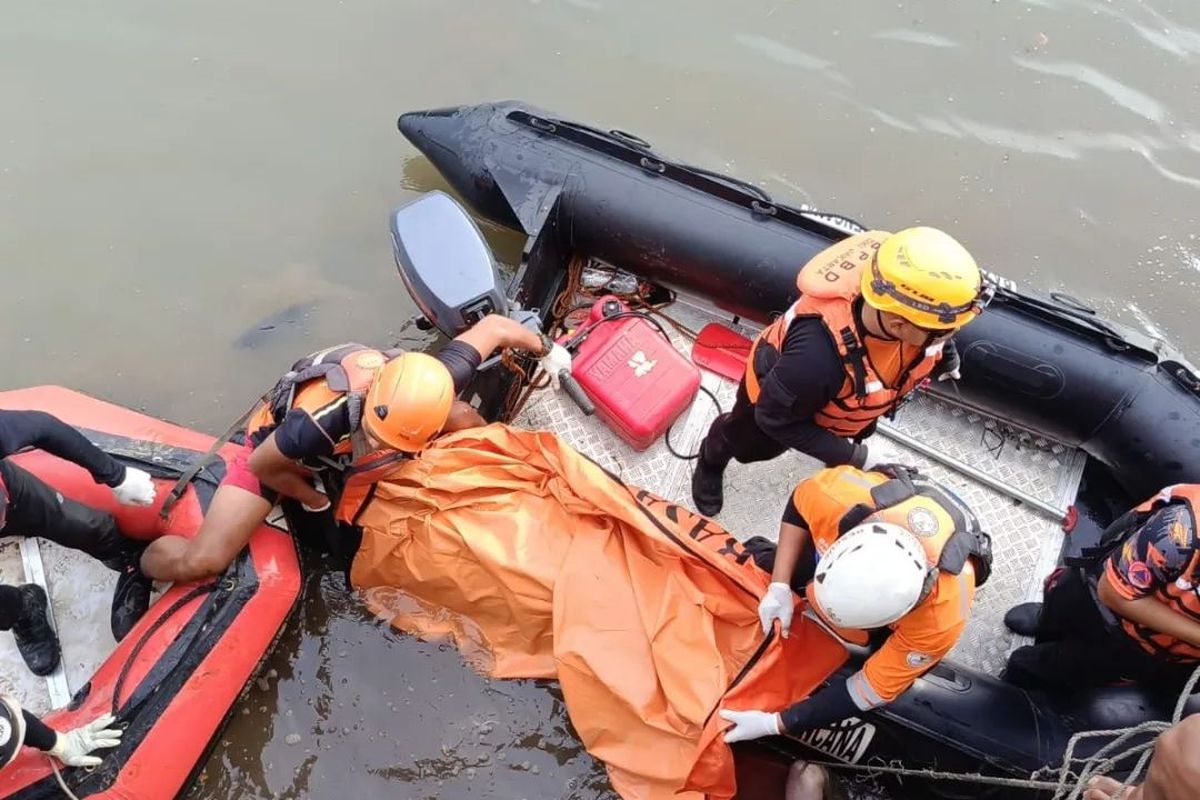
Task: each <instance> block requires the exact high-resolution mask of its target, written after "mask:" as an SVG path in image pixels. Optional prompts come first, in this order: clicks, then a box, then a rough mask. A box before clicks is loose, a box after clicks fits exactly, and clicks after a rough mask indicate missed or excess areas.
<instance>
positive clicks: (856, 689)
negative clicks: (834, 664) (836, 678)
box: [846, 669, 886, 711]
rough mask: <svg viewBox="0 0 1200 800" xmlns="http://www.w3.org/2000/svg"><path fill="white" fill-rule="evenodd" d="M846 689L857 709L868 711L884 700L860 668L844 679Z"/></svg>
mask: <svg viewBox="0 0 1200 800" xmlns="http://www.w3.org/2000/svg"><path fill="white" fill-rule="evenodd" d="M846 690H847V691H848V692H850V699H851V700H853V701H854V707H855V708H857V709H858V710H859V711H870V710H871V709H872V708H878V707H879V706H881V705H883V704H884V703H885V702H886V701H885V700H884V699H883V698H882V697H880V696H879V692H877V691H875V687H874V686H872V685H871V682H870V681H869V680H867V675H866V673H865V672H863V671H862V670H861V669H860V670H859V671H858V672H856V673H854V674H853V675H851V676H850V677H849V678H848V679H847V680H846Z"/></svg>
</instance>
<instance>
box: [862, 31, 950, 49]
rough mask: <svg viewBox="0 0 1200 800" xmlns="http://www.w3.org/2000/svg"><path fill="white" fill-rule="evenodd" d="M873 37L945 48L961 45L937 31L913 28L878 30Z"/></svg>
mask: <svg viewBox="0 0 1200 800" xmlns="http://www.w3.org/2000/svg"><path fill="white" fill-rule="evenodd" d="M871 38H872V39H886V40H890V41H893V42H907V43H908V44H919V45H924V46H925V47H940V48H943V49H948V48H953V47H958V46H959V44H958V42H956V41H954V40H953V39H949V38H947V37H945V36H940V35H938V34H936V33H928V32H926V31H914V30H912V29H911V28H893V29H892V30H887V31H878V32H876V33H873V34H871Z"/></svg>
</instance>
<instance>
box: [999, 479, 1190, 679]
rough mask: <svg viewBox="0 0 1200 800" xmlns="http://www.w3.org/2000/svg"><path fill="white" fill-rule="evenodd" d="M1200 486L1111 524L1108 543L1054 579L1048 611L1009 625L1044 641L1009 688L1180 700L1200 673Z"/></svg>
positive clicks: (1017, 664) (1010, 671)
mask: <svg viewBox="0 0 1200 800" xmlns="http://www.w3.org/2000/svg"><path fill="white" fill-rule="evenodd" d="M1198 508H1200V485H1196V484H1178V485H1176V486H1168V487H1167V488H1166V489H1163V490H1162V491H1161V492H1159V493H1158V494H1157V495H1155V496H1154V497H1152V498H1151V499H1150V500H1148V501H1146V502H1145V503H1142V504H1141V505H1140V506H1138V507H1137V508H1135V509H1133V510H1132V511H1130V512H1128V513H1126V514H1124V515H1123V516H1121V517H1120V518H1119V519H1117V520H1116V522H1114V523H1113V524H1112V525H1110V526H1109V527H1108V528H1107V529H1106V530H1105V532H1104V534H1103V535H1102V537H1101V540H1100V543H1099V545H1097V547H1095V548H1091V549H1090V551H1089V552H1087V553H1086V554H1085V555H1084V556H1083V557H1082V558H1080V559H1077V560H1075V562H1074V563H1073V564H1070V565H1069V566H1067V567H1066V568H1064V569H1062V570H1060V571H1059V572H1057V573H1055V574H1054V575H1052V576H1051V578H1050V580H1048V581H1047V583H1046V589H1045V594H1044V596H1043V602H1042V603H1025V604H1022V605H1019V606H1017V607H1016V608H1013V609H1012V610H1011V611H1009V612H1008V615H1007V616H1005V618H1004V622H1005V624H1006V625H1008V627H1009V628H1010V629H1012V630H1013V631H1014V632H1015V633H1019V634H1021V635H1025V636H1035V637H1036V638H1037V644H1033V645H1029V646H1026V647H1019V648H1017V649H1016V650H1014V651H1013V654H1012V655H1011V656H1010V657H1009V661H1008V668H1007V669H1006V670H1005V672H1004V678H1005V680H1007V681H1009V682H1010V683H1014V684H1017V685H1018V686H1022V687H1024V688H1027V689H1058V690H1070V689H1076V688H1080V687H1088V686H1102V685H1104V684H1108V683H1114V682H1117V681H1120V680H1123V679H1124V680H1135V681H1138V682H1139V683H1141V684H1142V685H1144V686H1147V687H1153V688H1157V689H1159V690H1161V691H1163V692H1169V693H1171V694H1177V693H1178V692H1179V691H1180V690H1181V689H1182V688H1183V685H1184V683H1186V682H1187V679H1188V677H1189V676H1190V675H1191V673H1192V670H1194V669H1195V668H1196V666H1197V665H1200V594H1198V593H1197V592H1198V591H1200V532H1198V531H1197V526H1196V513H1197V510H1198Z"/></svg>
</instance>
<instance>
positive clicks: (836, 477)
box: [721, 466, 991, 742]
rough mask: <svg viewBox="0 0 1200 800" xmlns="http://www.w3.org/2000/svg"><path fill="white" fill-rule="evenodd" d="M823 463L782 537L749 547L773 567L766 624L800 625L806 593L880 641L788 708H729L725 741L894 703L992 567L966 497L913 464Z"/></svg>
mask: <svg viewBox="0 0 1200 800" xmlns="http://www.w3.org/2000/svg"><path fill="white" fill-rule="evenodd" d="M885 470H886V471H876V472H863V471H861V470H858V469H855V468H854V467H850V466H841V467H834V468H832V469H825V470H822V471H820V472H818V473H817V474H816V475H814V476H813V477H811V478H809V479H808V480H806V481H803V482H802V483H801V484H800V485H799V486H798V487H797V488H796V491H795V492H794V493H793V495H792V497H791V500H790V501H789V502H788V505H787V507H786V509H785V511H784V515H783V522H782V524H781V525H780V528H779V544H778V546H777V547H776V548H775V549H774V550H773V551H772V548H771V545H770V543H768V542H766V541H765V540H762V539H757V540H756V539H751V540H750V541H748V542H747V543H746V549H747V550H749V551H751V553H754V554H755V558H756V561H757V562H758V563H759V564H760V565H762V566H769V567H770V569H771V584H770V586H768V588H767V591H766V592H765V593H764V595H763V597H762V601H761V602H760V603H759V607H758V613H759V619H760V621H761V623H762V627H763V632H764V633H766V632H769V631H770V630H771V628H772V626H773V625H774V623H775V622H776V621H778V622H779V627H780V635H782V636H784V637H786V636H787V635H788V631H789V629H790V628H791V624H792V616H793V613H794V607H795V604H796V601H797V598H796V596H795V595H794V594H793V590H795V592H797V593H802V594H804V595H805V596H806V597H807V600H808V608H809V609H810V610H811V612H813V614H814V615H815V619H816V620H817V621H818V622H820V623H821V624H822V625H823V626H824V627H826V628H827V629H829V630H831V631H832V632H834V633H835V634H836V635H838V636H839V637H841V638H842V639H844V640H847V641H851V642H855V643H857V644H862V645H865V644H868V643H872V642H873V643H876V644H879V640H880V639H882V643H881V644H879V646H878V649H876V650H875V651H874V652H873V653H872V654H871V655H870V656H869V657H868V658H867V659H866V661H865V662H864V663H863V666H862V669H860V670H859V671H858V672H856V673H854V674H853V675H851V676H850V677H849V678H839V677H834V678H832V679H831V681H830V682H829V684H828V685H826V686H825V687H823V688H821V689H820V690H818V691H817V692H815V693H814V694H813V695H812V696H811V697H809V698H807V699H805V700H802V701H800V702H798V703H795V704H793V705H792V706H790V707H788V708H786V709H784V710H783V711H774V710H770V711H758V710H755V711H732V710H722V711H721V716H722V718H723V719H726V720H728V721H729V722H732V723H734V727H733V728H731V729H730V730H729V731H727V732H726V734H725V741H727V742H738V741H742V740H745V739H755V738H758V737H760V736H769V735H776V734H781V733H785V732H786V733H799V732H801V731H805V730H810V729H817V728H823V727H825V726H827V725H829V724H831V723H834V722H837V721H839V720H843V719H847V718H849V717H855V716H860V715H861V714H862V713H863V712H864V711H868V710H870V709H872V708H876V707H878V706H881V705H883V704H885V703H888V702H890V701H892V700H894V699H895V698H896V697H898V696H899V695H900V694H901V693H903V692H904V691H905V690H906V689H908V687H909V686H911V685H912V684H913V682H914V681H916V679H917V678H919V677H920V676H921V675H923V674H924V673H925V672H927V671H928V670H929V669H931V668H932V667H933V666H934V665H935V664H937V663H938V661H940V660H941V659H942V658H943V657H944V656H945V655H946V653H948V652H950V650H951V648H953V647H954V644H955V643H956V642H957V641H958V637H959V635H960V634H961V633H962V631H963V628H964V627H965V625H966V622H967V616H968V614H969V613H970V609H971V603H972V601H973V600H974V597H975V590H976V588H977V587H979V586H981V585H983V583H984V581H986V580H987V577H988V574H989V573H990V571H991V542H990V539H989V537H988V535H987V534H986V533H984V532H983V531H982V530H980V528H979V522H978V520H977V519H976V518H975V515H974V514H973V513H972V512H971V510H970V509H969V508H967V507H966V505H964V504H963V502H962V501H961V500H959V499H958V497H956V496H955V495H954V493H953V492H951V491H950V490H949V489H947V488H946V487H945V486H942V485H941V484H939V483H937V482H935V481H933V480H930V479H929V478H926V477H924V476H922V475H921V474H920V473H917V472H915V471H913V470H911V469H909V468H907V467H899V466H888V467H886V468H885Z"/></svg>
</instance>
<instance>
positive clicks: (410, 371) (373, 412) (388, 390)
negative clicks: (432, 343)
mask: <svg viewBox="0 0 1200 800" xmlns="http://www.w3.org/2000/svg"><path fill="white" fill-rule="evenodd" d="M453 404H454V379H453V378H451V377H450V370H448V369H446V366H445V365H444V364H443V363H442V362H440V361H438V360H437V359H436V358H434V357H433V356H430V355H426V354H425V353H404V354H402V355H400V356H398V357H397V358H393V359H392V360H391V361H389V362H388V363H386V364H384V365H383V367H381V368H380V370H379V372H377V373H376V374H375V380H374V381H373V382H372V383H371V388H370V389H369V390H368V391H367V399H366V402H365V403H364V404H363V410H362V424H363V428H364V429H365V430H366V432H367V435H369V436H370V437H371V438H373V439H375V440H376V441H378V442H380V443H382V444H384V445H386V446H387V447H391V448H393V449H395V450H403V451H404V452H406V453H415V452H417V451H419V450H421V449H422V448H424V447H425V445H426V444H428V443H429V440H430V439H432V438H433V437H434V436H437V435H438V433H439V432H441V430H442V428H443V427H444V426H445V425H446V420H447V419H448V418H449V417H450V407H451V406H452V405H453Z"/></svg>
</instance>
